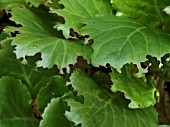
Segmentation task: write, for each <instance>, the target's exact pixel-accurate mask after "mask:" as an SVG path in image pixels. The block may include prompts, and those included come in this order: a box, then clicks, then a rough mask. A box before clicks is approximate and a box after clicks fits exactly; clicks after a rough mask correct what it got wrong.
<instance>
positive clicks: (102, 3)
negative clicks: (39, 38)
mask: <svg viewBox="0 0 170 127" xmlns="http://www.w3.org/2000/svg"><path fill="white" fill-rule="evenodd" d="M59 3H60V4H62V5H64V8H63V9H60V10H54V11H53V10H52V12H53V13H57V14H58V15H60V16H63V17H64V19H65V24H64V25H63V24H61V25H59V27H58V29H59V30H62V31H63V34H64V35H65V37H66V38H69V33H70V28H72V29H74V30H75V31H78V29H79V28H80V27H81V26H82V24H81V22H82V20H83V19H84V18H87V17H96V16H99V15H105V14H111V11H112V10H111V7H110V3H109V1H108V0H74V2H73V1H72V0H61V1H60V2H59Z"/></svg>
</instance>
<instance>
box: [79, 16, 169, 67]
mask: <svg viewBox="0 0 170 127" xmlns="http://www.w3.org/2000/svg"><path fill="white" fill-rule="evenodd" d="M81 33H82V34H89V35H90V37H91V38H92V39H94V43H93V45H92V47H93V48H94V52H93V54H92V57H91V59H92V64H93V65H94V66H99V65H103V66H105V65H106V64H107V63H109V64H110V65H111V66H113V67H114V68H116V69H118V70H119V69H120V68H121V67H122V66H123V65H124V64H126V63H130V62H133V63H134V64H137V65H139V66H138V67H140V62H142V61H145V60H146V55H147V54H150V55H152V56H155V57H157V58H158V59H160V58H161V57H162V56H163V55H164V54H166V53H168V52H170V43H169V40H170V36H169V35H168V34H164V33H163V32H162V31H155V30H153V29H150V28H148V27H146V26H144V25H142V24H140V23H138V22H136V21H134V20H131V19H128V18H125V17H117V16H101V17H96V18H91V19H89V20H88V21H87V25H86V26H85V27H83V28H82V30H81Z"/></svg>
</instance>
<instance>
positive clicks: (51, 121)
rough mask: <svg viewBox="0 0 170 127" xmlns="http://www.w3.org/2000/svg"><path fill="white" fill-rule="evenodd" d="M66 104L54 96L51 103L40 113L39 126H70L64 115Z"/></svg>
mask: <svg viewBox="0 0 170 127" xmlns="http://www.w3.org/2000/svg"><path fill="white" fill-rule="evenodd" d="M65 109H66V105H65V104H64V102H63V101H62V99H60V98H54V99H52V100H51V103H50V104H48V106H47V107H46V108H45V111H44V113H43V115H42V117H43V120H41V122H40V127H55V126H56V125H57V127H72V125H71V122H69V121H68V120H67V119H66V118H65V116H64V112H65Z"/></svg>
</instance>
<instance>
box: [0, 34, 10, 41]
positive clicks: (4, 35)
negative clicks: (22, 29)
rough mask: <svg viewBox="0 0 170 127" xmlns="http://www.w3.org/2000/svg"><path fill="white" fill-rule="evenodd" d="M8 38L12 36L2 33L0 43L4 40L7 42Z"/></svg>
mask: <svg viewBox="0 0 170 127" xmlns="http://www.w3.org/2000/svg"><path fill="white" fill-rule="evenodd" d="M8 37H10V35H9V34H7V33H2V34H0V42H1V41H3V40H5V39H6V38H8Z"/></svg>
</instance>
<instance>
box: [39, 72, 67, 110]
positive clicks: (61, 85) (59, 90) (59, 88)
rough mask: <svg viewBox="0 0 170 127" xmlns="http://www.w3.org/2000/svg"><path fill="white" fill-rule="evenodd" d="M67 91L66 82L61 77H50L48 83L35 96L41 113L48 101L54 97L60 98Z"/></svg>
mask: <svg viewBox="0 0 170 127" xmlns="http://www.w3.org/2000/svg"><path fill="white" fill-rule="evenodd" d="M66 92H68V89H67V87H66V81H65V79H64V78H63V77H61V76H59V75H58V76H53V77H51V80H50V82H49V83H48V84H47V86H46V87H43V88H42V89H41V90H40V91H39V93H38V96H37V107H38V109H39V110H40V111H41V112H42V111H43V110H44V108H45V107H46V106H47V104H48V103H49V102H50V100H51V99H52V98H54V97H61V96H63V95H64V94H65V93H66Z"/></svg>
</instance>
